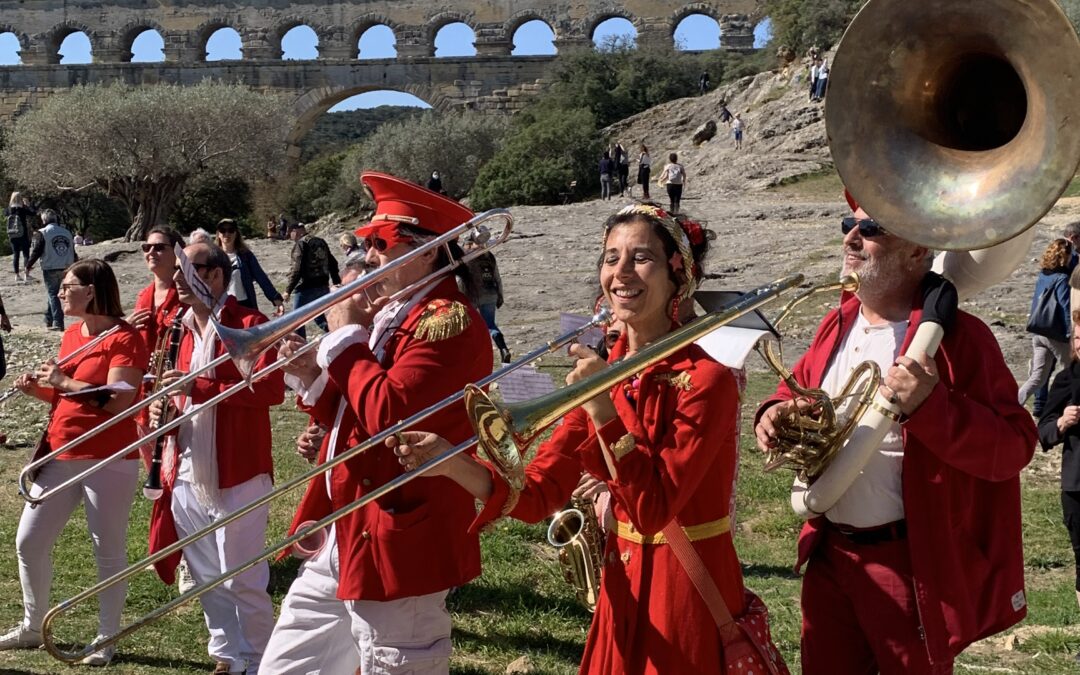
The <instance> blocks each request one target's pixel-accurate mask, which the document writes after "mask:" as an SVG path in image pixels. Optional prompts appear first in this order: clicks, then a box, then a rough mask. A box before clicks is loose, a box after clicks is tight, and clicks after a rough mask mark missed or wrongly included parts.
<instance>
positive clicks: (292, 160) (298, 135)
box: [285, 81, 449, 168]
mask: <svg viewBox="0 0 1080 675" xmlns="http://www.w3.org/2000/svg"><path fill="white" fill-rule="evenodd" d="M384 90H387V91H401V92H405V93H407V94H412V95H413V96H415V97H417V98H418V99H421V100H422V101H426V102H427V103H428V104H429V105H431V107H432V108H435V109H437V110H445V109H446V108H448V107H449V105H448V103H447V101H446V100H445V97H443V96H442V95H440V94H438V93H437V91H436V89H435V88H434V87H433V86H431V85H430V84H424V83H421V82H412V81H410V82H367V83H364V84H358V85H347V86H345V85H330V86H326V87H319V88H318V89H311V90H309V91H307V92H305V93H304V94H303V95H302V96H300V97H299V98H297V99H296V100H294V101H293V102H292V105H291V106H290V108H291V111H292V119H293V120H294V121H293V125H292V128H291V129H289V131H288V133H287V134H286V136H285V142H286V144H287V145H288V147H289V152H288V158H289V164H290V167H288V168H295V165H296V163H297V161H298V160H299V157H300V152H299V151H300V142H301V141H302V140H303V139H304V136H306V135H307V133H308V132H309V131H311V128H312V127H313V126H314V125H315V121H316V120H317V119H319V118H320V117H322V116H323V115H324V114H326V111H328V110H330V108H333V107H334V106H335V105H337V104H338V103H341V102H342V101H344V100H345V99H347V98H351V97H353V96H356V95H358V94H364V93H367V92H369V91H384Z"/></svg>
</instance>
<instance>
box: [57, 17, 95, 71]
mask: <svg viewBox="0 0 1080 675" xmlns="http://www.w3.org/2000/svg"><path fill="white" fill-rule="evenodd" d="M72 33H83V34H84V35H86V39H87V40H89V41H90V58H91V59H93V56H94V51H95V49H96V47H97V45H96V42H97V40H98V38H99V36H98V35H97V34H96V33H95V32H94V31H92V30H90V27H89V26H87V25H86V24H84V23H80V22H78V21H70V20H69V21H65V22H63V23H61V24H57V25H56V26H53V27H52V29H51V30H49V32H48V33H46V34H45V40H44V42H45V50H46V62H47V63H49V64H50V65H54V64H59V63H60V45H61V44H62V43H63V42H64V40H65V39H67V36H69V35H71V34H72Z"/></svg>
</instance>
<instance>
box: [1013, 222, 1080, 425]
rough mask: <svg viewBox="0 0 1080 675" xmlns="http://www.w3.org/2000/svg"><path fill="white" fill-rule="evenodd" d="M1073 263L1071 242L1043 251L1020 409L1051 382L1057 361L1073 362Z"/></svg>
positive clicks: (1053, 244) (1054, 244) (1062, 241)
mask: <svg viewBox="0 0 1080 675" xmlns="http://www.w3.org/2000/svg"><path fill="white" fill-rule="evenodd" d="M1071 259H1072V244H1070V243H1069V240H1067V239H1055V240H1054V241H1052V242H1050V245H1049V246H1047V247H1046V250H1045V251H1043V255H1042V259H1041V260H1040V261H1039V268H1040V269H1039V276H1038V278H1037V279H1036V281H1035V293H1034V295H1033V297H1032V298H1031V313H1030V316H1029V317H1028V324H1027V331H1028V332H1029V333H1031V334H1032V336H1031V350H1032V356H1031V363H1030V364H1029V368H1028V377H1027V381H1026V382H1024V383H1023V384H1022V385H1021V386H1020V392H1019V397H1020V398H1019V400H1020V405H1024V404H1026V403H1027V400H1028V398H1030V397H1031V395H1032V394H1034V393H1035V391H1036V390H1037V389H1039V388H1040V387H1042V386H1043V385H1044V384H1046V383H1047V382H1048V381H1049V380H1050V375H1051V373H1052V372H1053V369H1054V361H1055V360H1057V362H1058V363H1061V364H1062V365H1065V364H1068V362H1069V336H1071V335H1072V327H1071V325H1070V315H1071V312H1070V299H1069V261H1070V260H1071ZM1039 407H1040V410H1039V411H1038V412H1039V413H1040V414H1041V413H1042V410H1041V406H1039Z"/></svg>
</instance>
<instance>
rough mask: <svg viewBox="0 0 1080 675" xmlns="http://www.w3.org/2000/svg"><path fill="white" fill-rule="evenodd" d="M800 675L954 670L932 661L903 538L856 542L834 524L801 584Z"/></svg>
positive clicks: (886, 674) (936, 674)
mask: <svg viewBox="0 0 1080 675" xmlns="http://www.w3.org/2000/svg"><path fill="white" fill-rule="evenodd" d="M802 613H803V624H802V671H803V675H826V674H827V675H862V674H864V673H865V674H867V675H870V674H872V673H878V672H880V673H882V675H892V674H893V673H896V674H897V675H901V674H903V675H909V674H921V673H926V674H928V675H929V674H933V675H943V674H948V673H952V671H953V664H952V661H951V660H950V662H949V663H935V664H931V663H930V658H929V655H928V653H927V651H926V644H925V642H924V640H923V629H922V625H921V622H920V621H919V612H918V609H917V607H916V605H915V588H914V585H913V583H912V578H911V559H910V556H909V555H908V542H907V539H897V540H893V541H883V542H880V543H875V544H856V543H854V542H852V541H850V540H849V539H848V538H847V537H846V536H844V535H843V534H841V533H840V532H839V531H837V530H836V529H835V528H833V527H829V528H827V529H826V531H825V533H824V537H823V540H822V542H821V544H820V545H819V546H818V548H817V550H815V551H814V553H813V555H812V556H811V557H810V561H809V563H808V565H807V568H806V575H805V576H804V577H803V584H802Z"/></svg>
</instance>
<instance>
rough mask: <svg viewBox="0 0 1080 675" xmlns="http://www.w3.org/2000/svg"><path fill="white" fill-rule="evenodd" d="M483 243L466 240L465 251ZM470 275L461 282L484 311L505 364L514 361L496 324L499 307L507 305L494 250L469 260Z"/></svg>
mask: <svg viewBox="0 0 1080 675" xmlns="http://www.w3.org/2000/svg"><path fill="white" fill-rule="evenodd" d="M478 247H479V244H477V242H476V241H475V240H473V239H469V240H468V241H467V242H466V243H465V252H466V253H469V252H472V251H474V250H476V249H477V248H478ZM468 266H469V274H468V276H467V277H465V278H464V279H463V280H462V283H460V284H459V285H461V286H462V287H463V288H462V290H463V291H464V293H465V295H467V296H469V300H471V301H472V303H473V304H474V305H476V309H477V310H479V311H480V316H481V317H483V319H484V323H485V324H486V325H487V327H488V333H490V334H491V339H492V341H493V342H494V343H495V346H496V347H498V348H499V356H500V358H501V359H502V362H503V363H510V358H511V355H510V349H509V348H508V347H507V346H506V338H505V337H503V334H502V331H501V330H499V327H498V326H497V325H495V310H496V309H498V308H500V307H502V305H503V290H502V277H500V276H499V265H498V264H497V263H496V262H495V255H494V254H493V253H492V252H491V251H487V252H485V253H482V254H480V255H478V256H476V257H475V258H473V259H472V260H470V261H469V262H468Z"/></svg>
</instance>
